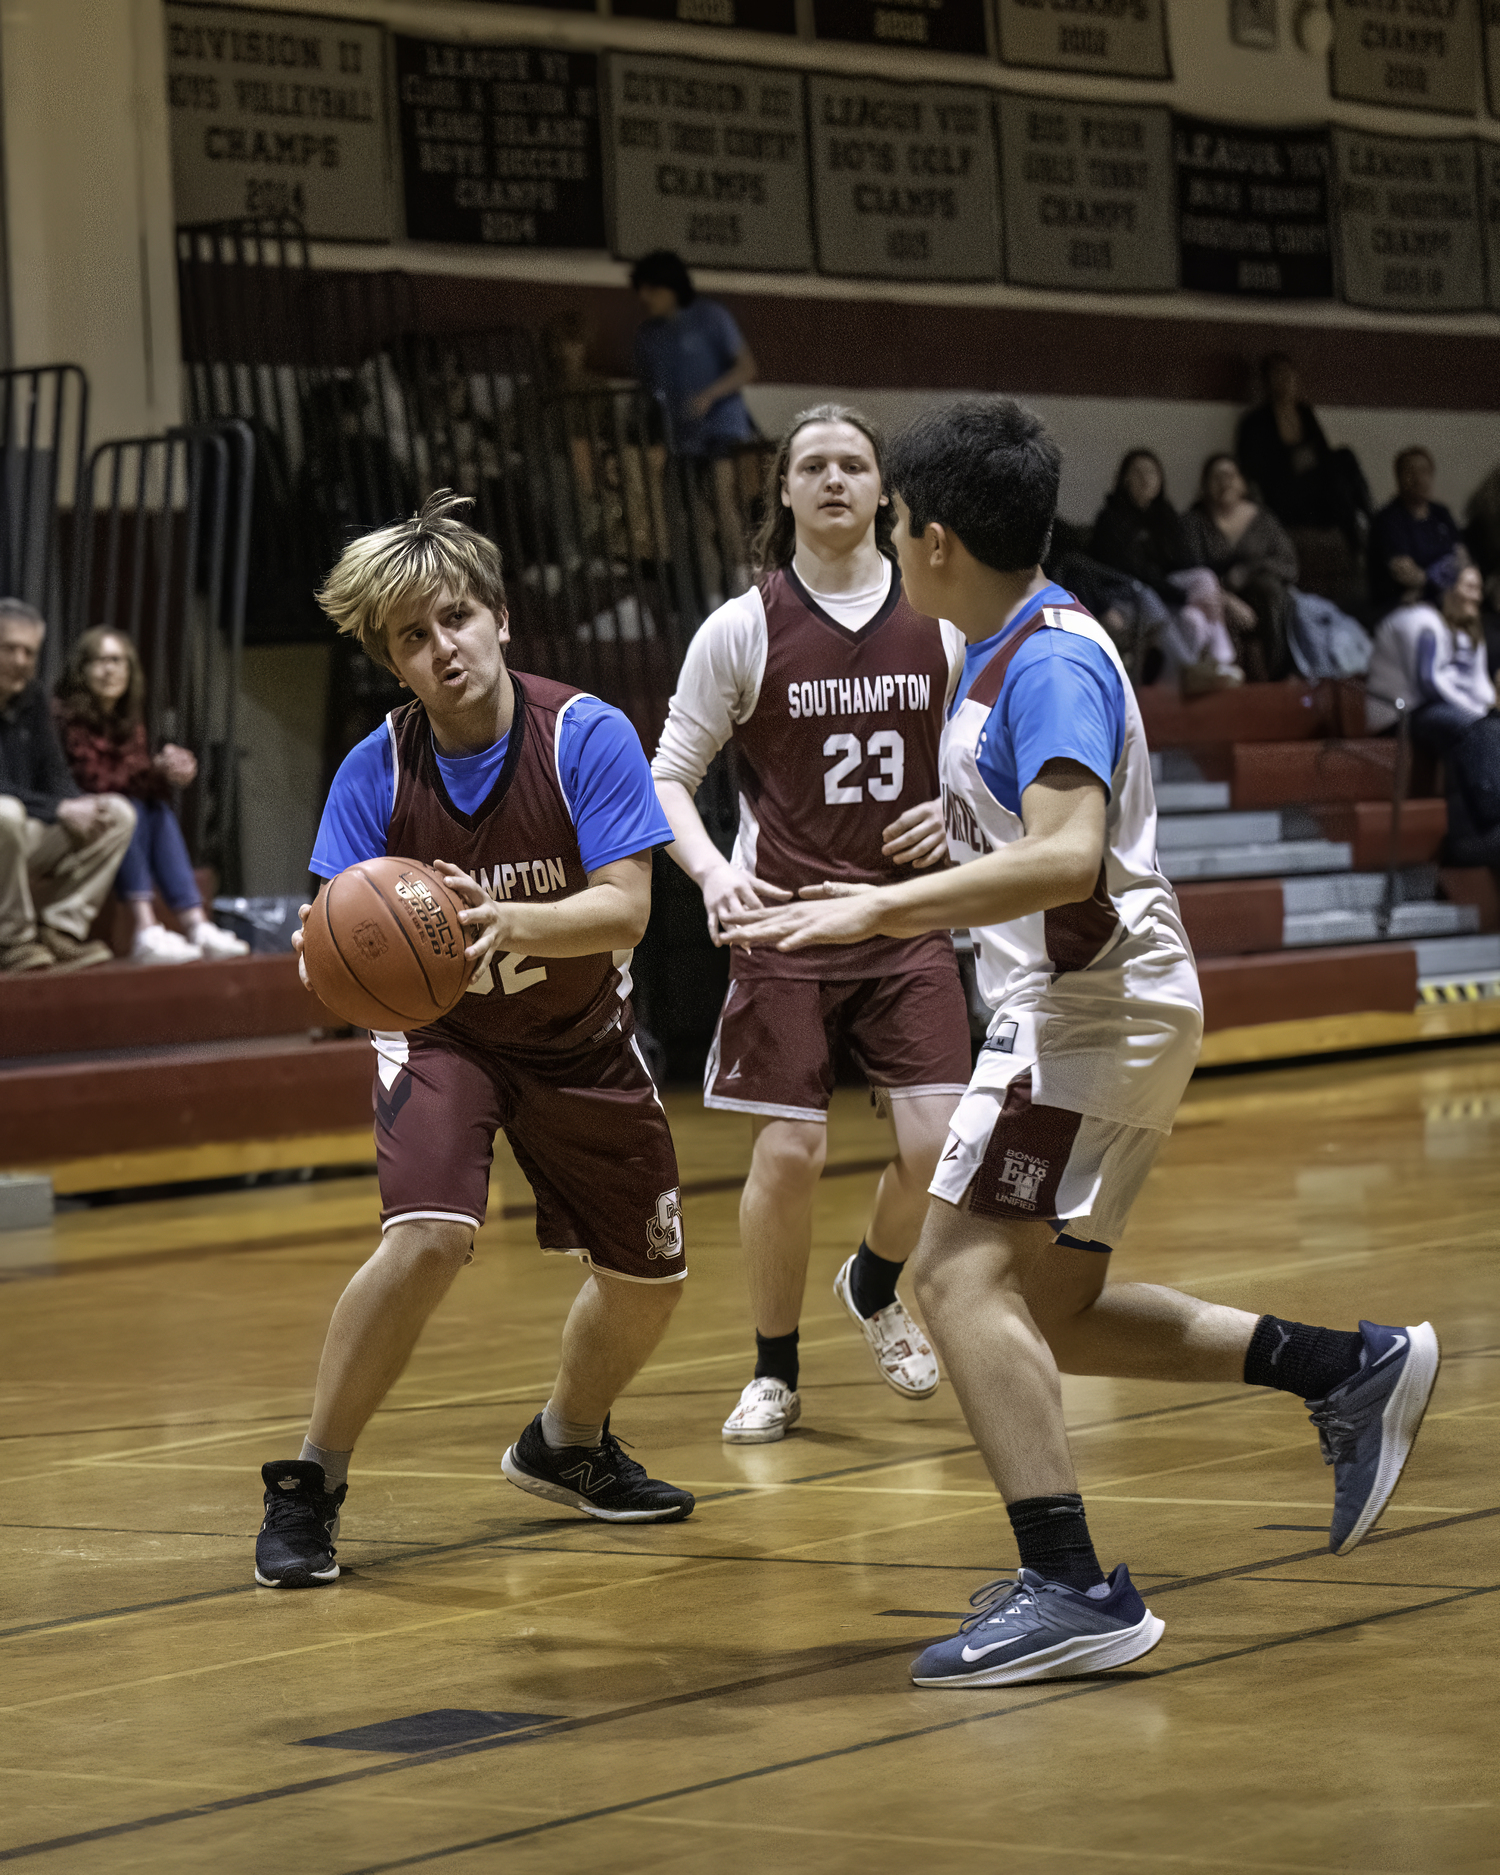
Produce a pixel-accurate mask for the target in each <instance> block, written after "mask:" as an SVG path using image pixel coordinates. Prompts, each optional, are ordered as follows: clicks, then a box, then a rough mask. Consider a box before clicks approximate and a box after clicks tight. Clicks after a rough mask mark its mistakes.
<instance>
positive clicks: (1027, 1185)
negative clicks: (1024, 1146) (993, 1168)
mask: <svg viewBox="0 0 1500 1875" xmlns="http://www.w3.org/2000/svg"><path fill="white" fill-rule="evenodd" d="M1050 1170H1051V1163H1050V1161H1048V1160H1046V1159H1038V1158H1037V1157H1036V1155H1035V1154H1034V1153H1030V1152H1015V1151H1011V1152H1007V1153H1006V1155H1005V1163H1004V1164H1003V1165H1002V1166H1001V1168H1000V1184H999V1190H998V1191H997V1192H996V1194H995V1195H996V1197H998V1198H1005V1199H1008V1200H1009V1202H1010V1203H1011V1204H1015V1205H1019V1206H1020V1207H1021V1208H1022V1209H1023V1210H1026V1211H1034V1210H1035V1209H1036V1201H1037V1198H1038V1196H1039V1195H1040V1193H1041V1189H1042V1186H1043V1185H1044V1184H1045V1183H1046V1182H1047V1174H1048V1172H1049V1171H1050Z"/></svg>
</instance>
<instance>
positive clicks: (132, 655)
mask: <svg viewBox="0 0 1500 1875" xmlns="http://www.w3.org/2000/svg"><path fill="white" fill-rule="evenodd" d="M106 638H115V639H118V641H119V642H120V643H121V644H122V645H124V647H125V656H126V657H127V658H128V659H129V660H130V682H129V684H128V685H127V687H126V690H125V694H124V696H123V697H121V698H120V701H119V702H118V703H117V704H116V705H115V707H114V708H113V709H112V710H106V709H105V708H104V706H103V705H102V704H101V703H100V701H99V699H98V698H97V697H96V696H95V695H94V693H93V691H92V690H90V689H89V686H88V677H87V670H88V665H89V662H90V660H91V659H92V658H93V657H94V655H95V654H96V652H97V651H98V649H99V647H100V646H101V645H102V644H103V643H104V641H105V639H106ZM57 700H58V702H59V703H60V704H61V705H62V707H63V712H64V714H65V715H66V716H67V717H68V718H69V719H70V720H71V721H73V722H80V723H87V725H88V726H89V728H90V729H104V730H108V732H109V734H110V735H111V736H112V737H113V738H114V739H115V741H116V742H124V741H126V740H128V738H129V737H130V736H132V735H134V733H135V729H136V725H137V724H138V723H139V722H141V721H142V719H143V718H144V716H145V714H146V673H145V672H144V671H143V670H142V669H141V654H140V652H139V651H137V650H136V648H135V646H134V644H133V643H132V642H131V640H130V639H129V638H128V637H127V636H126V635H125V633H124V632H122V631H119V630H117V629H116V628H115V627H114V626H113V625H95V626H93V627H92V628H91V629H90V630H88V631H86V632H85V633H84V634H83V636H82V637H81V638H80V639H79V640H78V643H77V644H76V645H74V647H73V655H72V656H71V657H70V658H69V659H68V664H67V668H66V670H64V672H63V674H62V676H61V677H59V678H58V680H57Z"/></svg>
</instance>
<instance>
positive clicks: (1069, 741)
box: [954, 586, 1125, 814]
mask: <svg viewBox="0 0 1500 1875" xmlns="http://www.w3.org/2000/svg"><path fill="white" fill-rule="evenodd" d="M1071 603H1072V600H1071V598H1070V596H1069V595H1068V594H1067V593H1066V592H1064V591H1063V589H1062V588H1061V587H1060V586H1048V587H1047V588H1046V589H1045V590H1044V591H1043V592H1040V593H1038V594H1037V595H1036V596H1035V598H1034V599H1033V600H1032V601H1031V602H1030V603H1029V604H1028V605H1027V606H1026V608H1025V609H1024V611H1022V612H1021V613H1019V614H1018V615H1017V616H1016V617H1015V618H1014V619H1012V620H1011V621H1010V622H1009V624H1008V625H1007V627H1006V629H1005V631H1004V632H1003V633H997V634H996V635H995V636H994V637H993V638H986V639H985V640H984V641H983V643H981V644H977V645H970V646H969V649H968V652H967V654H966V656H965V659H964V675H963V681H962V682H961V684H960V686H959V690H958V695H957V697H956V698H955V699H954V708H957V706H958V704H959V703H960V702H961V701H962V700H963V698H964V697H966V696H967V695H968V693H969V691H970V689H971V688H972V687H973V684H974V680H975V678H976V677H977V676H978V675H979V673H980V671H981V670H982V669H983V668H984V666H985V665H986V664H987V663H988V662H989V660H990V658H991V656H993V654H994V653H995V652H996V651H997V650H998V649H999V648H1000V646H1001V645H1002V644H1003V642H1004V640H1005V639H1006V638H1008V637H1010V636H1011V634H1012V633H1014V632H1016V631H1018V630H1019V629H1020V628H1021V627H1022V626H1023V625H1025V624H1026V623H1027V621H1028V620H1029V619H1032V618H1034V617H1035V616H1036V614H1037V612H1038V611H1040V610H1041V608H1042V607H1043V606H1047V605H1069V604H1071ZM1124 747H1125V686H1124V684H1123V683H1122V682H1121V680H1120V673H1119V671H1118V670H1116V668H1115V665H1114V662H1113V660H1112V659H1111V658H1110V656H1109V653H1108V652H1107V651H1106V650H1105V649H1104V647H1103V646H1102V645H1098V644H1095V643H1094V641H1093V639H1092V638H1084V637H1081V636H1080V635H1079V634H1078V633H1077V632H1070V631H1051V630H1048V631H1039V632H1033V633H1032V635H1031V637H1030V638H1028V639H1027V640H1026V642H1025V644H1023V645H1022V646H1021V648H1020V649H1019V650H1018V651H1017V652H1016V655H1015V657H1014V659H1013V660H1012V662H1011V666H1010V669H1009V670H1008V671H1007V672H1006V674H1005V682H1004V683H1003V684H1002V685H1001V688H1000V699H999V701H998V702H997V703H996V704H995V707H994V708H993V709H992V710H991V711H990V714H989V718H988V720H987V721H986V723H985V726H984V728H983V729H982V730H981V731H980V734H979V753H978V763H979V773H980V775H981V776H982V777H983V780H984V784H985V786H986V787H987V788H988V789H989V791H990V793H991V794H993V795H994V797H995V799H996V800H997V801H998V802H999V803H1000V805H1001V806H1002V807H1005V808H1008V809H1009V810H1010V812H1011V813H1013V814H1019V813H1020V811H1021V796H1022V795H1023V794H1024V793H1025V792H1026V790H1027V789H1028V788H1029V787H1030V786H1031V784H1032V782H1033V781H1035V780H1036V778H1037V776H1038V775H1039V774H1040V773H1041V771H1042V769H1043V767H1044V766H1045V765H1046V764H1047V763H1048V762H1050V761H1054V760H1057V759H1065V760H1068V761H1073V762H1081V763H1082V764H1083V766H1084V767H1085V768H1087V769H1088V770H1089V771H1090V773H1091V774H1094V775H1097V776H1098V777H1099V780H1100V781H1101V782H1102V783H1103V784H1104V790H1105V793H1106V794H1108V793H1109V792H1110V791H1111V778H1112V776H1113V775H1114V772H1115V769H1116V767H1117V766H1118V764H1119V760H1120V756H1121V753H1122V752H1123V750H1124Z"/></svg>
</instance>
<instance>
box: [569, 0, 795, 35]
mask: <svg viewBox="0 0 1500 1875" xmlns="http://www.w3.org/2000/svg"><path fill="white" fill-rule="evenodd" d="M587 4H588V7H589V11H590V12H592V11H593V0H587ZM609 10H610V12H611V13H613V14H614V16H615V18H616V19H617V20H618V19H626V20H675V21H676V22H677V23H678V25H680V26H737V27H739V28H740V30H741V31H742V32H752V33H795V32H796V30H797V0H614V4H613V5H612V6H611V7H610V9H609Z"/></svg>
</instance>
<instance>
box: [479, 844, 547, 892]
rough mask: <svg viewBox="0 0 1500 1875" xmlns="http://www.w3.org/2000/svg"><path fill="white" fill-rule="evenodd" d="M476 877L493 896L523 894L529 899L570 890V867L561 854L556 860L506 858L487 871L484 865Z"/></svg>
mask: <svg viewBox="0 0 1500 1875" xmlns="http://www.w3.org/2000/svg"><path fill="white" fill-rule="evenodd" d="M475 877H476V878H477V879H478V881H479V883H480V885H481V886H483V888H484V890H485V891H486V892H488V893H489V895H490V897H491V898H506V899H509V898H518V897H520V896H521V895H522V893H524V894H525V896H526V897H527V898H545V897H546V896H547V895H548V894H549V893H551V892H566V891H567V889H568V874H567V868H566V867H565V866H564V864H563V859H562V855H561V854H560V853H559V854H558V856H557V858H556V859H518V860H516V861H515V862H514V863H511V862H510V861H506V862H504V863H502V864H501V865H499V866H491V867H490V869H489V870H488V872H486V870H485V869H484V867H483V866H481V867H480V868H479V869H478V871H477V872H476V874H475Z"/></svg>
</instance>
